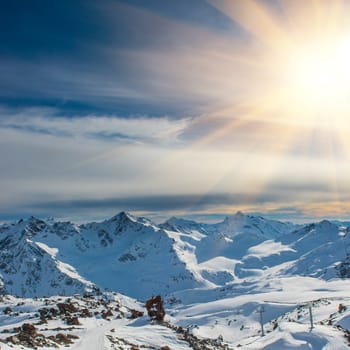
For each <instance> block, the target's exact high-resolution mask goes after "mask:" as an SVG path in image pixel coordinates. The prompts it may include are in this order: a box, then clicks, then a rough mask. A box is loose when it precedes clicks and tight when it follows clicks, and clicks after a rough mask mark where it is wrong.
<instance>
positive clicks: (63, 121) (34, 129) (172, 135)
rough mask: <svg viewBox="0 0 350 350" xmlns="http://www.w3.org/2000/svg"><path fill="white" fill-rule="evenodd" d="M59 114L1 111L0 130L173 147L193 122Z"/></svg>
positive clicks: (25, 110)
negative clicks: (160, 144) (169, 145)
mask: <svg viewBox="0 0 350 350" xmlns="http://www.w3.org/2000/svg"><path fill="white" fill-rule="evenodd" d="M58 114H59V110H57V109H53V108H52V109H49V108H46V109H45V108H27V109H23V110H16V111H13V110H10V109H6V108H3V109H0V129H1V128H2V129H13V130H18V131H22V132H29V133H34V134H35V133H38V134H47V135H53V136H60V137H71V138H77V137H78V138H82V139H83V138H97V139H101V140H105V141H108V140H111V141H117V140H119V139H120V140H121V141H123V142H127V141H130V142H145V143H163V144H171V143H174V142H177V141H178V137H179V134H181V133H182V132H183V130H184V129H185V128H186V127H187V126H188V124H189V123H190V122H191V120H190V118H183V119H173V120H172V119H170V118H167V117H163V118H161V117H157V118H155V117H154V118H152V117H149V116H137V117H129V118H125V117H118V116H112V115H110V116H101V115H99V116H94V115H87V116H85V117H79V116H78V117H74V116H72V117H64V116H59V115H58Z"/></svg>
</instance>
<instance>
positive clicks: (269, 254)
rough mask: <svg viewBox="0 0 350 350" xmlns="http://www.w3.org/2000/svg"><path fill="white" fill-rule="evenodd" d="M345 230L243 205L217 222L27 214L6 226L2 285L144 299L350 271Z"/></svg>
mask: <svg viewBox="0 0 350 350" xmlns="http://www.w3.org/2000/svg"><path fill="white" fill-rule="evenodd" d="M349 232H350V228H349V227H347V226H345V225H343V224H342V223H338V222H330V221H327V220H323V221H321V222H318V223H312V224H305V225H296V224H292V223H285V222H280V221H275V220H268V219H265V218H263V217H260V216H252V215H246V214H243V213H241V212H237V213H236V214H234V215H232V216H229V217H227V218H225V219H224V220H223V221H222V222H219V223H215V224H208V223H197V222H195V221H190V220H186V219H181V218H175V217H172V218H170V219H169V220H167V221H166V222H164V223H162V224H155V223H154V222H152V221H151V220H149V219H147V218H142V217H135V216H133V215H131V214H129V213H126V212H121V213H119V214H117V215H116V216H114V217H112V218H110V219H108V220H105V221H102V222H90V223H85V224H82V225H76V224H74V223H72V222H58V221H54V220H52V219H50V220H46V221H44V220H41V219H38V218H35V217H30V218H28V219H24V220H20V221H18V222H15V223H8V224H3V225H2V226H0V276H1V285H0V286H2V289H3V292H6V293H9V294H12V295H16V296H19V297H34V296H35V297H38V296H40V297H41V296H52V295H73V294H76V293H79V294H81V293H83V292H85V291H94V290H100V291H105V290H107V291H108V290H110V291H117V292H120V293H123V294H125V295H128V296H130V297H134V298H137V299H139V300H146V299H147V298H149V297H150V296H152V295H158V294H161V295H164V296H168V297H171V296H174V295H181V294H182V295H184V294H186V292H185V291H190V290H205V291H207V292H208V291H211V293H217V291H219V290H225V291H226V292H227V291H229V290H233V289H237V288H238V286H239V288H242V286H244V285H246V286H247V285H253V284H254V283H255V284H256V283H258V281H267V280H269V279H273V278H275V277H276V278H277V277H280V276H283V277H286V276H296V275H298V276H309V277H318V278H321V279H324V280H331V279H334V278H346V277H348V276H350V259H349V252H348V249H349V244H350V241H349V237H350V235H349ZM207 292H206V293H207ZM190 294H191V293H188V294H187V298H189V296H190ZM197 297H198V294H197Z"/></svg>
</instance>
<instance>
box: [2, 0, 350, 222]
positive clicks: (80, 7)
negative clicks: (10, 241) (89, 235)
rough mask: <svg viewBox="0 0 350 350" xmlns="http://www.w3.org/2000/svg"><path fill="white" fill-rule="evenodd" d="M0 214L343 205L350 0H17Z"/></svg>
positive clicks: (211, 215) (157, 215) (279, 214)
mask: <svg viewBox="0 0 350 350" xmlns="http://www.w3.org/2000/svg"><path fill="white" fill-rule="evenodd" d="M0 42H1V45H0V193H1V195H0V221H6V220H15V219H19V218H21V217H26V216H29V215H35V216H39V217H43V218H45V217H55V218H62V219H72V220H75V221H81V220H89V219H91V220H95V219H96V220H97V219H100V218H106V217H109V216H111V215H114V214H116V213H117V212H119V211H122V210H125V211H130V212H132V213H134V214H136V215H145V216H148V217H151V218H154V219H155V220H162V219H163V218H167V217H170V216H173V215H176V216H186V217H191V218H196V219H200V220H204V221H205V220H216V219H219V218H221V217H223V216H226V215H230V214H233V213H235V212H236V211H238V210H240V211H244V212H248V213H253V214H254V213H256V214H260V215H264V216H267V217H271V218H277V219H283V220H292V221H310V220H311V221H312V220H318V219H319V218H324V217H327V218H337V219H344V220H345V219H348V218H349V212H350V211H349V209H350V181H349V174H350V162H349V152H350V132H349V127H350V124H349V122H348V118H349V116H350V98H349V95H350V66H349V64H348V62H350V2H349V1H341V0H332V1H326V0H312V1H311V0H310V1H307V2H306V1H304V0H259V1H254V0H244V1H240V0H207V1H206V0H177V1H171V0H148V1H142V0H100V1H92V0H76V1H71V0H52V1H44V0H32V1H30V2H28V1H24V0H12V1H7V2H6V3H4V4H2V6H1V11H0Z"/></svg>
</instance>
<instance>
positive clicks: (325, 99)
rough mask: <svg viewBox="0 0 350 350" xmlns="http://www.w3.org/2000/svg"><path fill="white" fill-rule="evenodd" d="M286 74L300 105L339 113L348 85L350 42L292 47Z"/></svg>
mask: <svg viewBox="0 0 350 350" xmlns="http://www.w3.org/2000/svg"><path fill="white" fill-rule="evenodd" d="M289 73H290V77H289V79H290V86H291V89H292V91H293V93H294V95H295V97H296V98H297V99H298V100H299V103H301V104H302V107H304V108H312V109H314V110H315V111H319V112H321V111H323V110H326V111H329V110H332V111H336V112H337V113H338V114H339V113H340V114H342V112H343V109H344V106H345V104H346V103H347V98H348V92H349V87H350V41H349V40H346V39H345V40H340V41H339V42H337V41H333V42H322V41H321V42H318V43H312V44H310V45H307V46H306V47H303V48H301V49H298V50H296V51H295V53H294V57H292V60H291V69H290V71H289Z"/></svg>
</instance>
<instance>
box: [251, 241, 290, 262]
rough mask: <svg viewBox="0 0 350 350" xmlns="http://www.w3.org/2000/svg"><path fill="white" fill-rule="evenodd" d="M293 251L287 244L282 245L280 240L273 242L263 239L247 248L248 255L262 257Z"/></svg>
mask: <svg viewBox="0 0 350 350" xmlns="http://www.w3.org/2000/svg"><path fill="white" fill-rule="evenodd" d="M288 251H292V252H295V250H294V249H292V248H291V247H289V246H287V245H283V244H282V243H281V242H275V241H272V240H267V241H264V242H262V243H260V244H258V245H256V246H254V247H251V248H249V249H248V255H251V256H254V257H257V258H264V257H267V256H270V255H273V254H280V253H281V252H288Z"/></svg>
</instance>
